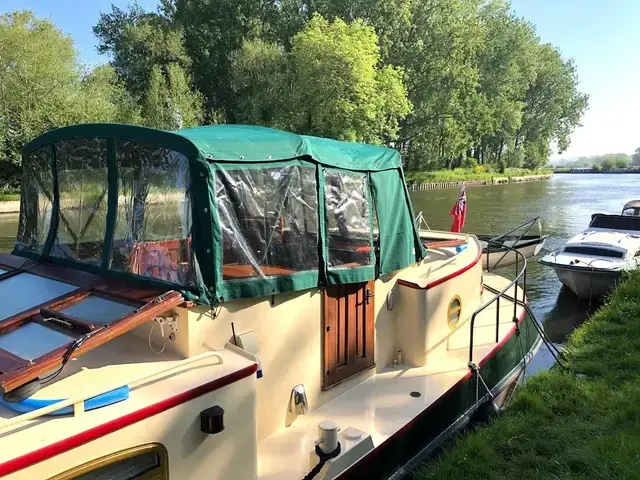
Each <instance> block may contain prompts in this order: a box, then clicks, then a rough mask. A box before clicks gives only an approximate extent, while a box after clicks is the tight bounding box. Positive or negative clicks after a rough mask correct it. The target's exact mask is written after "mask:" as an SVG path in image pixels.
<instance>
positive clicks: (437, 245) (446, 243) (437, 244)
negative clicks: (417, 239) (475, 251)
mask: <svg viewBox="0 0 640 480" xmlns="http://www.w3.org/2000/svg"><path fill="white" fill-rule="evenodd" d="M466 243H467V241H466V240H442V241H436V242H428V241H425V242H422V245H423V246H424V247H425V248H447V247H458V246H460V245H464V244H466Z"/></svg>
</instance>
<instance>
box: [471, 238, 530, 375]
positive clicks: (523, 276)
mask: <svg viewBox="0 0 640 480" xmlns="http://www.w3.org/2000/svg"><path fill="white" fill-rule="evenodd" d="M487 244H494V245H497V246H500V247H502V248H504V249H506V250H507V252H506V253H509V251H513V252H514V253H515V255H516V261H515V272H516V275H515V278H514V279H513V280H511V281H510V282H509V284H508V285H507V286H506V287H504V288H503V289H502V290H501V291H499V292H497V293H496V295H495V296H494V297H493V298H492V299H491V300H489V301H488V302H486V303H485V304H484V305H482V306H481V307H480V308H478V309H477V310H476V311H475V312H473V315H472V316H471V325H470V329H471V330H470V333H469V364H470V365H471V364H473V334H474V329H475V323H476V318H477V317H478V315H480V314H481V313H482V312H483V311H485V310H486V309H487V308H488V307H489V306H491V305H493V304H494V303H495V304H496V343H498V342H499V341H500V299H501V298H504V299H505V300H507V301H512V302H513V321H514V322H516V323H517V322H518V313H517V312H518V304H519V303H520V301H519V299H518V286H519V284H518V282H519V281H520V280H522V303H526V290H527V258H526V257H525V256H524V255H523V254H522V253H521V252H519V251H518V250H516V249H515V248H513V247H510V246H507V245H504V244H502V243H500V242H497V241H495V240H487ZM487 246H488V245H487ZM487 250H488V249H487ZM487 260H488V258H487ZM487 264H488V263H487ZM520 266H522V268H520ZM510 288H514V292H513V297H512V296H511V295H509V294H508V293H507V292H508V291H509V289H510ZM491 290H493V289H491Z"/></svg>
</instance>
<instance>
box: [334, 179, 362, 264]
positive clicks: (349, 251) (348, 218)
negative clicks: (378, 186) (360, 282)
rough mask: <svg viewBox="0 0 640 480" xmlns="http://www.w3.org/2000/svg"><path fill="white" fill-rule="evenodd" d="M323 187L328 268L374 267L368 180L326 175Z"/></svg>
mask: <svg viewBox="0 0 640 480" xmlns="http://www.w3.org/2000/svg"><path fill="white" fill-rule="evenodd" d="M324 184H325V187H324V188H325V202H326V206H325V209H326V224H327V243H328V263H329V268H339V267H343V268H344V267H354V266H361V265H371V258H372V255H371V250H372V231H371V209H370V206H369V195H368V193H367V192H368V190H369V187H368V182H367V176H366V175H363V174H355V173H340V172H330V171H326V172H325V176H324Z"/></svg>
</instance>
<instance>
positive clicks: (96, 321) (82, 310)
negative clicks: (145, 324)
mask: <svg viewBox="0 0 640 480" xmlns="http://www.w3.org/2000/svg"><path fill="white" fill-rule="evenodd" d="M135 311H136V307H134V306H132V305H127V304H124V303H120V302H116V301H113V300H110V299H107V298H103V297H99V296H97V295H89V296H87V297H86V298H83V299H82V300H80V301H79V302H77V303H74V304H73V305H71V306H69V307H66V308H63V309H61V310H60V312H61V313H63V314H65V315H69V316H71V317H75V318H78V319H80V320H83V321H85V322H87V323H90V324H93V325H105V324H110V323H112V322H114V321H115V320H118V319H120V318H123V317H125V316H126V315H129V314H131V313H133V312H135Z"/></svg>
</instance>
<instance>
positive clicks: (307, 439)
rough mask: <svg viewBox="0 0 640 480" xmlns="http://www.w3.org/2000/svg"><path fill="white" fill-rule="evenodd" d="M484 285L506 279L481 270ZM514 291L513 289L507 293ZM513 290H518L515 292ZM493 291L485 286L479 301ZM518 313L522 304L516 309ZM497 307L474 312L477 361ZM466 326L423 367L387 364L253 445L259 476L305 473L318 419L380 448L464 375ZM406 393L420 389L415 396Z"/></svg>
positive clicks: (506, 325) (508, 314) (507, 305)
mask: <svg viewBox="0 0 640 480" xmlns="http://www.w3.org/2000/svg"><path fill="white" fill-rule="evenodd" d="M484 279H485V284H486V285H490V286H492V287H493V288H496V289H500V290H501V289H502V288H504V287H505V286H506V285H507V284H508V281H507V280H506V279H504V278H502V277H498V276H496V275H493V274H490V273H489V274H487V273H485V276H484ZM507 293H508V294H510V295H513V293H514V290H513V288H512V289H510V291H509V292H507ZM518 294H519V295H520V296H521V295H522V293H521V291H520V290H518ZM492 297H493V294H492V293H491V292H489V291H487V290H485V293H484V295H483V302H485V301H488V300H489V299H491V298H492ZM499 314H500V317H499V318H500V323H499V340H500V341H502V340H504V339H506V338H507V337H508V336H509V335H510V334H512V332H513V329H514V328H515V325H514V322H513V304H512V303H511V302H507V301H506V300H503V301H502V302H501V303H500V312H499ZM517 316H518V318H520V319H521V318H522V317H523V316H524V308H523V307H521V306H518V307H517ZM495 325H496V305H495V304H492V305H491V306H489V307H488V308H487V309H486V310H485V311H484V312H483V313H482V314H480V315H479V316H478V318H477V319H476V324H475V337H474V350H473V352H474V353H473V356H474V361H475V362H476V363H482V361H483V359H485V358H487V357H488V356H490V355H491V353H492V352H493V351H494V349H495V348H496V346H497V344H496V342H495V335H496V327H495ZM469 326H470V318H467V319H466V321H465V322H464V324H462V325H461V326H460V327H459V328H458V329H456V330H455V332H454V333H453V334H452V335H450V336H449V337H448V338H447V340H446V341H445V342H442V343H441V344H440V345H439V346H438V347H437V348H436V349H434V350H433V351H432V352H431V353H430V354H429V357H428V360H427V365H425V366H424V367H419V368H416V367H411V366H408V365H398V366H396V367H388V368H385V369H383V370H382V371H381V372H379V373H376V374H375V375H373V376H371V377H370V378H368V379H366V380H365V381H363V382H362V383H360V384H359V385H357V386H355V387H354V388H352V389H350V390H348V391H346V392H345V393H344V394H342V395H340V396H339V397H337V398H335V399H333V400H331V401H329V402H328V403H326V404H324V405H322V406H321V407H319V408H318V409H316V410H314V411H311V412H309V413H308V414H306V415H300V416H298V417H297V419H296V420H295V422H294V423H293V424H292V425H291V426H290V427H288V428H284V429H282V430H280V431H279V432H277V433H275V434H273V435H271V436H270V437H267V438H266V439H264V440H262V441H261V442H259V443H258V469H259V472H258V478H260V479H264V480H266V479H269V480H290V479H298V478H302V477H304V476H305V475H306V474H307V473H308V472H309V470H310V465H309V453H310V452H312V451H313V450H314V448H315V446H314V442H315V440H316V439H317V438H318V431H317V428H318V427H317V425H318V423H319V422H321V421H323V420H328V419H330V420H333V421H335V422H336V423H337V424H338V425H339V426H340V427H341V429H342V430H345V429H346V428H347V427H354V428H357V429H358V430H361V431H363V432H365V433H368V434H369V435H371V438H372V440H373V444H374V446H376V447H377V446H379V445H381V444H382V443H383V442H385V441H386V440H387V439H389V438H391V437H392V436H393V435H394V434H396V433H398V432H399V431H400V430H401V429H402V428H403V427H404V426H405V425H407V424H408V423H410V422H411V421H412V420H413V419H414V418H415V417H416V416H418V415H419V414H420V413H421V412H423V411H424V410H426V409H427V408H428V407H429V406H430V405H432V404H433V403H434V402H435V401H436V400H438V399H439V398H440V397H442V395H443V394H444V393H445V392H446V391H447V390H449V389H450V388H451V387H453V386H454V385H455V384H456V383H457V382H458V381H460V380H461V379H463V378H464V377H466V376H467V375H468V374H469V368H468V355H469ZM411 392H419V393H420V396H419V397H414V396H412V395H410V394H411Z"/></svg>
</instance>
